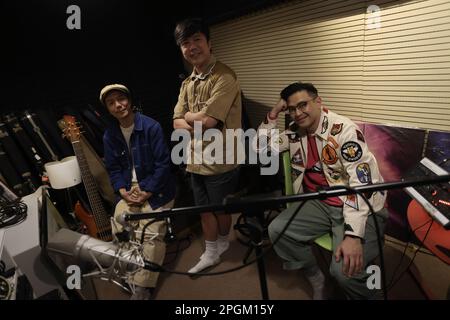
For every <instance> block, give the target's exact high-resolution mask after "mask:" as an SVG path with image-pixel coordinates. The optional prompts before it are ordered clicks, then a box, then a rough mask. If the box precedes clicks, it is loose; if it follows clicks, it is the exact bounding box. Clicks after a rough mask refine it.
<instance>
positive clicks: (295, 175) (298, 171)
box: [291, 168, 303, 182]
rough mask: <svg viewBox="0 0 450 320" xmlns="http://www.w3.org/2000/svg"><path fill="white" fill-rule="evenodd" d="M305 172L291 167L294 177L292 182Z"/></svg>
mask: <svg viewBox="0 0 450 320" xmlns="http://www.w3.org/2000/svg"><path fill="white" fill-rule="evenodd" d="M302 173H303V171H301V170H297V169H295V168H291V178H292V182H294V181H295V180H297V178H298V177H299V176H300V175H301V174H302Z"/></svg>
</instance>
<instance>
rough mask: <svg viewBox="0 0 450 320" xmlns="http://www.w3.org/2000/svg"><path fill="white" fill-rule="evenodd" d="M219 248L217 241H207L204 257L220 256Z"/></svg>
mask: <svg viewBox="0 0 450 320" xmlns="http://www.w3.org/2000/svg"><path fill="white" fill-rule="evenodd" d="M217 247H218V244H217V241H208V240H205V253H204V254H203V255H202V256H208V257H217V256H218V255H219V252H218V248H217Z"/></svg>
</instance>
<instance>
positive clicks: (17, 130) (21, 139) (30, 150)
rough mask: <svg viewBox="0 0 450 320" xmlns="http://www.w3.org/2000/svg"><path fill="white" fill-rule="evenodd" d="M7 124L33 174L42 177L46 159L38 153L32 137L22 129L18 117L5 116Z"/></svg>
mask: <svg viewBox="0 0 450 320" xmlns="http://www.w3.org/2000/svg"><path fill="white" fill-rule="evenodd" d="M4 119H5V123H6V125H7V127H8V129H9V132H12V133H13V136H14V139H15V140H16V141H17V142H18V145H19V146H20V148H21V149H22V151H23V153H24V155H25V157H26V159H27V160H28V163H29V164H31V167H33V168H34V169H35V170H34V172H32V174H36V173H37V175H38V176H42V173H43V172H44V162H43V160H44V161H45V159H42V157H41V153H40V152H38V151H37V150H36V149H37V148H35V145H34V144H33V142H32V141H31V140H30V137H29V136H28V135H27V133H26V132H25V131H24V130H23V128H22V127H21V125H20V123H19V121H18V120H17V117H16V116H15V115H14V114H12V113H10V114H7V115H5V116H4Z"/></svg>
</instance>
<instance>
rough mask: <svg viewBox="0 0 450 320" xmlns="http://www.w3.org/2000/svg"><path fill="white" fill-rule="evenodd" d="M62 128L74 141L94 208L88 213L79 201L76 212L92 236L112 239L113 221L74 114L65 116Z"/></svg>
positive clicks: (89, 197) (91, 205) (73, 144)
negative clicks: (101, 195)
mask: <svg viewBox="0 0 450 320" xmlns="http://www.w3.org/2000/svg"><path fill="white" fill-rule="evenodd" d="M59 124H60V127H61V129H62V130H63V131H64V136H65V137H67V138H69V140H70V142H71V143H72V147H73V151H74V153H75V156H76V157H77V161H78V166H79V167H80V173H81V179H82V180H83V183H84V187H85V188H86V194H87V197H88V200H89V205H90V207H91V209H92V214H90V213H88V212H87V211H86V210H85V209H84V208H83V207H82V206H81V204H80V203H79V202H78V203H77V204H76V205H75V214H76V216H77V218H78V219H80V220H81V221H82V222H83V223H84V224H85V225H86V228H87V230H88V233H89V235H90V236H92V237H94V238H97V239H100V240H103V241H111V240H112V229H111V221H110V218H109V216H108V214H107V213H106V210H105V207H104V205H103V202H102V199H101V197H100V194H99V192H98V187H97V183H96V181H95V179H94V177H93V175H92V172H91V171H90V167H89V164H88V161H87V159H86V156H85V154H84V151H83V148H82V146H81V144H80V137H81V133H80V128H79V127H78V126H77V125H76V121H75V118H74V117H73V116H68V115H66V116H64V118H63V120H62V121H61V122H60V123H59Z"/></svg>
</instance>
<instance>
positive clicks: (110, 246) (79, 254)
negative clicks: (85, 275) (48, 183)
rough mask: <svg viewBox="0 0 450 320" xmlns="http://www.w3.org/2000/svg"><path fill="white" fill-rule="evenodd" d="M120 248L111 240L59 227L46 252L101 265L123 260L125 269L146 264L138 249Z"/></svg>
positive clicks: (109, 264) (133, 268)
mask: <svg viewBox="0 0 450 320" xmlns="http://www.w3.org/2000/svg"><path fill="white" fill-rule="evenodd" d="M135 248H136V249H137V247H135ZM121 249H122V248H121V247H120V246H117V245H115V244H114V243H112V242H105V241H102V240H98V239H95V238H92V237H90V236H88V235H86V234H81V233H78V232H75V231H72V230H69V229H65V228H62V229H59V230H58V231H57V232H56V233H55V234H54V235H53V236H52V237H51V238H50V239H49V240H48V244H47V250H48V252H53V253H57V254H62V255H64V256H67V257H71V258H72V259H74V261H75V262H78V263H80V262H88V263H95V264H97V263H98V264H100V265H101V266H102V267H109V266H111V265H113V263H114V262H115V260H116V259H117V260H119V261H120V262H123V263H124V266H125V267H126V268H127V269H132V270H135V269H137V268H138V267H145V266H146V261H145V260H144V258H143V256H142V254H141V253H140V251H139V250H132V249H131V248H130V247H125V249H124V250H121ZM147 264H148V262H147Z"/></svg>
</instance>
